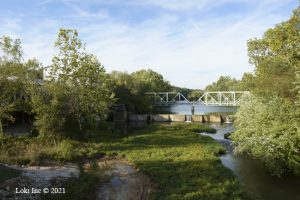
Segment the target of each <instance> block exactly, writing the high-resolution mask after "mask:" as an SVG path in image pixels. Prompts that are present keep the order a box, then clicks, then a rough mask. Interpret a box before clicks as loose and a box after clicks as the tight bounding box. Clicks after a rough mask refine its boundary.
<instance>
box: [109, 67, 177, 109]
mask: <svg viewBox="0 0 300 200" xmlns="http://www.w3.org/2000/svg"><path fill="white" fill-rule="evenodd" d="M110 77H111V79H112V85H113V88H114V89H113V91H114V93H115V95H116V98H117V103H121V104H125V105H126V106H127V109H128V110H129V111H132V112H137V113H149V112H153V111H154V107H153V106H152V103H153V102H152V100H151V98H150V96H147V95H146V93H147V92H161V91H170V90H172V86H171V85H170V84H169V82H168V81H166V80H165V79H164V78H163V76H162V75H161V74H159V73H157V72H155V71H153V70H151V69H148V70H139V71H136V72H133V73H131V74H128V73H126V72H117V71H113V72H112V73H111V74H110Z"/></svg>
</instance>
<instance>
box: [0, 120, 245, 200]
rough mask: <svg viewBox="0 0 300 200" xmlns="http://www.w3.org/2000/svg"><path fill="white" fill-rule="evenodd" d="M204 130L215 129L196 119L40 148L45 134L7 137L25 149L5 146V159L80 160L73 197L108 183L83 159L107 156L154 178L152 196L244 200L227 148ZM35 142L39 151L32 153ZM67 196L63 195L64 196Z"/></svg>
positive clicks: (56, 142)
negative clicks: (223, 156)
mask: <svg viewBox="0 0 300 200" xmlns="http://www.w3.org/2000/svg"><path fill="white" fill-rule="evenodd" d="M203 131H204V132H215V130H214V129H212V128H209V127H206V126H203V125H200V124H195V123H175V124H152V125H149V126H147V127H146V128H144V129H141V130H138V131H135V132H134V133H132V134H130V135H129V136H122V135H120V134H119V133H115V132H106V133H104V132H102V133H100V132H99V133H97V134H95V135H94V136H93V137H90V139H85V140H84V141H75V140H71V139H57V138H56V139H53V141H52V140H51V141H52V142H51V141H50V142H48V143H47V142H46V143H45V145H43V144H41V146H39V148H36V146H35V145H38V144H39V142H40V141H39V140H41V139H40V138H26V139H24V138H23V139H24V141H22V140H21V139H16V140H17V142H16V143H15V138H14V139H13V138H9V139H8V138H2V139H1V140H2V144H6V145H12V144H13V143H15V144H18V145H17V146H16V145H15V146H16V148H18V147H21V149H15V150H16V151H17V152H18V153H19V155H15V154H14V153H12V147H11V146H6V148H3V146H1V157H0V158H1V159H0V161H1V162H4V161H6V162H7V161H10V162H18V161H19V160H18V159H19V158H23V159H21V161H22V162H24V160H25V161H27V164H31V163H42V162H43V160H45V159H48V160H49V159H52V160H59V161H60V162H66V161H72V162H75V163H78V164H79V166H80V168H82V170H81V175H80V177H79V180H74V181H71V182H70V183H69V184H67V185H66V192H67V193H68V197H69V198H71V199H72V198H73V199H77V197H78V196H81V197H84V195H80V192H81V193H84V192H87V191H88V192H89V193H93V192H96V190H97V188H99V186H100V185H103V184H106V183H107V182H109V180H107V178H103V177H102V176H99V170H100V171H103V170H101V168H100V169H99V168H98V167H92V170H91V171H85V170H83V165H82V163H83V162H82V161H83V160H86V159H89V160H90V161H91V163H93V162H98V160H99V159H103V158H114V159H124V160H127V162H129V163H130V164H131V165H132V166H134V167H135V168H136V169H137V170H139V171H140V172H141V173H143V174H144V175H145V176H146V177H149V178H150V181H151V183H152V184H153V186H154V188H155V190H153V192H152V193H151V198H152V199H209V200H211V199H245V198H246V197H245V194H244V193H243V191H242V189H241V187H240V185H239V182H238V181H237V179H236V178H235V176H234V175H233V173H232V172H231V171H230V170H229V169H227V168H225V167H224V166H223V165H222V163H221V161H220V159H219V157H218V155H219V154H220V153H223V152H224V148H223V147H222V146H221V145H220V144H218V143H217V142H216V141H214V140H213V139H212V138H209V137H206V136H201V135H199V134H196V133H197V132H198V133H199V132H203ZM43 140H45V139H43ZM4 141H9V142H10V143H9V144H7V143H5V142H4ZM46 144H47V145H46ZM32 147H35V149H34V150H35V151H36V152H35V153H34V156H32V155H31V156H29V155H30V154H29V152H31V151H32V150H31V151H29V149H30V148H32ZM4 155H6V156H9V155H11V157H10V158H7V157H4ZM97 155H98V158H97V157H96V156H97ZM99 157H102V158H99ZM100 174H101V173H100ZM85 185H88V186H89V187H90V188H89V190H82V191H77V193H76V192H75V191H76V190H77V189H78V188H81V187H83V188H86V187H85ZM72 193H74V194H72ZM65 197H66V196H64V195H62V196H61V199H65Z"/></svg>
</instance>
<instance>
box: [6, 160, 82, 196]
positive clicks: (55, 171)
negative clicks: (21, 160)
mask: <svg viewBox="0 0 300 200" xmlns="http://www.w3.org/2000/svg"><path fill="white" fill-rule="evenodd" d="M6 166H7V167H11V168H14V169H17V170H20V171H22V174H21V175H20V176H17V177H14V178H11V179H8V180H6V181H4V182H3V183H1V184H0V200H2V199H3V200H4V199H5V200H6V199H7V200H15V199H19V200H27V199H30V200H38V199H40V194H32V193H29V194H21V193H19V194H18V193H16V188H18V189H22V188H28V189H30V190H31V188H37V189H43V188H45V187H61V186H63V185H64V183H65V181H66V180H68V179H69V178H73V177H74V178H77V177H79V174H80V170H79V168H78V166H76V165H64V166H31V167H25V166H24V167H18V166H12V165H11V166H10V165H6Z"/></svg>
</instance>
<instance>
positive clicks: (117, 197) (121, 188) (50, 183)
mask: <svg viewBox="0 0 300 200" xmlns="http://www.w3.org/2000/svg"><path fill="white" fill-rule="evenodd" d="M93 163H95V161H93ZM96 163H97V172H98V173H99V174H100V178H99V184H98V185H97V186H96V191H95V192H96V194H95V197H96V200H135V199H137V200H148V199H149V196H150V193H151V192H152V191H153V190H154V189H153V188H154V187H153V184H152V182H151V180H150V178H149V177H147V176H145V175H144V174H143V173H142V172H140V171H139V170H138V169H137V168H135V167H134V166H133V165H131V164H129V163H128V162H127V161H125V160H117V159H112V160H106V159H102V160H100V161H97V162H96ZM91 165H92V164H91V163H89V162H87V163H85V164H83V169H84V170H87V171H88V170H91V168H92V166H91ZM5 166H6V167H7V168H12V169H15V170H18V171H20V172H21V173H20V175H19V176H17V177H14V178H11V179H8V180H6V181H4V182H2V183H0V199H1V200H2V199H3V200H16V199H18V200H27V199H28V200H29V199H30V200H38V199H40V194H33V193H32V188H38V189H43V188H53V187H55V188H63V187H64V184H65V182H66V181H67V180H68V179H70V178H78V177H79V176H80V169H79V167H78V165H75V164H66V165H61V166H16V165H5ZM22 189H29V190H30V192H29V193H18V192H17V190H18V191H19V192H20V191H22ZM66 190H67V189H66ZM66 192H68V191H66Z"/></svg>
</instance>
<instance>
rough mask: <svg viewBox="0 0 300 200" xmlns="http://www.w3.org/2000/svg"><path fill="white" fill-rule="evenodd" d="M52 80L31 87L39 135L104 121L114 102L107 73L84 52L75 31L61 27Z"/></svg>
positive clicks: (94, 58) (81, 127)
mask: <svg viewBox="0 0 300 200" xmlns="http://www.w3.org/2000/svg"><path fill="white" fill-rule="evenodd" d="M55 47H57V48H58V50H59V51H58V54H57V55H55V56H54V57H53V59H52V65H51V66H50V67H51V79H50V80H45V81H44V83H43V84H42V85H35V86H34V87H32V93H31V99H32V104H33V108H34V112H35V113H36V122H37V127H38V129H39V131H40V132H41V133H42V134H47V133H52V134H54V133H56V134H57V133H62V132H63V131H66V129H67V128H69V127H72V128H74V129H73V130H76V129H77V130H79V131H82V130H83V128H84V127H83V125H86V126H87V128H88V127H90V126H91V125H93V124H94V123H95V121H96V120H97V119H99V120H103V119H105V118H106V115H107V113H108V111H109V107H110V106H111V105H112V103H113V102H114V100H113V95H112V92H111V90H110V86H109V84H108V83H109V82H108V78H107V75H106V74H105V70H104V68H103V66H102V65H101V64H100V63H99V62H98V60H97V59H96V57H95V56H93V55H92V54H89V53H86V52H85V51H84V50H85V48H84V45H83V44H82V42H81V41H80V40H79V39H78V33H77V31H76V30H69V29H60V31H59V34H58V39H57V41H56V43H55Z"/></svg>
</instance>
